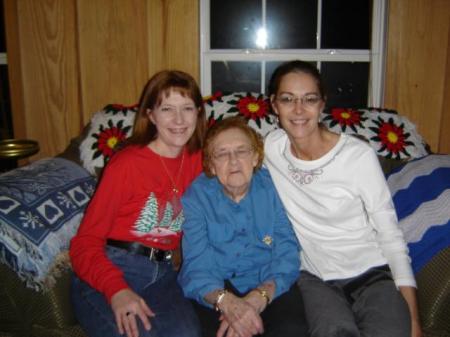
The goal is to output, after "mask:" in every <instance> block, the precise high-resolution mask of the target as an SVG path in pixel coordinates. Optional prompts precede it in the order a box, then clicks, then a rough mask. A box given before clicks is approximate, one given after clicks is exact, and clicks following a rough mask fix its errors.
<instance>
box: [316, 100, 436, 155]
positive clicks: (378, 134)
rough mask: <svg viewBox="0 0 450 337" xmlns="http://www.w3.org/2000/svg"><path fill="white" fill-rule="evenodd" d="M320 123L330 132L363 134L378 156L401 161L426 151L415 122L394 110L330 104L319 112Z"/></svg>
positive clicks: (424, 153) (427, 152)
mask: <svg viewBox="0 0 450 337" xmlns="http://www.w3.org/2000/svg"><path fill="white" fill-rule="evenodd" d="M322 122H323V123H324V124H325V126H326V127H328V128H329V129H330V130H332V131H335V132H338V133H339V132H345V133H349V134H355V135H358V136H361V137H363V138H364V139H366V140H367V141H368V142H369V143H370V145H371V146H372V147H373V148H374V149H375V151H377V154H378V155H379V156H380V157H385V158H388V159H396V160H400V159H411V158H420V157H423V156H425V155H427V154H429V150H428V146H427V144H426V143H425V141H424V140H423V138H422V136H421V135H420V134H419V133H418V132H417V130H416V127H415V125H414V124H413V123H411V122H410V121H409V120H408V118H406V117H404V116H401V115H399V114H398V113H397V112H396V111H394V110H383V109H375V108H363V109H347V108H335V107H332V108H329V109H326V110H325V111H324V112H323V113H322Z"/></svg>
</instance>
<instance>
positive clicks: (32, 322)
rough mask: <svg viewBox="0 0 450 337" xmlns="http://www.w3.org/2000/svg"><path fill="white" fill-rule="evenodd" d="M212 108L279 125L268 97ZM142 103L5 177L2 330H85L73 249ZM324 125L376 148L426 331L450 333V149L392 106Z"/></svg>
mask: <svg viewBox="0 0 450 337" xmlns="http://www.w3.org/2000/svg"><path fill="white" fill-rule="evenodd" d="M205 107H206V111H207V122H208V124H209V125H212V124H213V123H216V122H217V121H218V120H221V119H223V118H226V117H228V116H233V115H236V114H241V115H243V116H244V117H245V118H247V120H248V123H249V125H251V126H252V127H254V128H255V129H256V130H258V131H259V132H260V133H261V134H262V135H265V134H267V133H268V132H270V130H272V129H274V128H277V127H278V125H277V119H276V116H274V115H273V114H271V113H270V111H269V103H268V100H267V97H265V96H264V95H263V94H259V93H245V92H241V93H229V94H224V93H220V92H219V93H216V94H214V95H212V96H210V97H207V98H205ZM136 109H137V108H136V106H122V105H118V104H111V105H107V106H106V107H105V108H104V109H103V110H101V111H99V112H97V113H95V114H94V115H93V117H92V119H91V121H90V123H89V124H88V125H87V126H86V128H85V129H84V130H83V132H82V133H81V134H80V136H78V137H76V138H75V139H73V140H72V141H71V143H70V144H69V145H68V147H67V149H66V150H65V151H64V152H63V153H61V154H60V155H58V156H56V157H54V158H46V159H42V160H39V161H37V162H34V163H32V164H30V165H27V166H25V167H21V168H18V169H15V170H13V171H10V172H7V173H4V174H2V175H0V284H1V287H0V337H2V336H5V337H6V336H11V337H12V336H32V337H37V336H46V337H52V336H80V337H81V336H85V335H84V333H83V331H82V330H81V328H80V327H79V326H78V325H77V322H76V320H75V317H74V314H73V312H72V309H71V304H70V297H69V288H70V275H71V270H70V262H69V260H68V255H67V249H68V245H69V241H70V238H71V237H72V236H73V235H74V233H75V232H76V230H77V228H78V225H79V223H80V221H81V217H82V215H83V212H84V209H85V207H86V205H87V203H88V201H89V199H90V197H91V196H92V193H93V191H94V189H95V185H96V182H97V180H98V177H99V176H100V174H101V170H102V168H103V167H104V165H105V164H106V163H107V162H108V160H109V158H111V156H113V155H114V153H115V151H117V148H118V145H120V143H121V142H122V141H123V140H125V139H126V138H127V137H128V136H129V135H130V134H131V131H132V130H131V129H132V123H133V119H134V114H135V112H136ZM322 123H324V124H325V125H326V126H327V127H329V128H330V129H331V130H334V131H336V132H346V133H350V134H354V135H355V136H358V137H361V138H363V139H365V140H366V141H368V142H369V143H370V145H371V146H372V147H373V148H374V149H375V150H376V151H377V153H378V155H379V159H380V164H381V166H382V168H383V170H384V172H385V174H386V177H387V181H388V185H389V187H390V189H391V193H392V196H393V200H394V204H395V207H396V211H397V214H398V217H399V224H400V227H401V228H402V230H403V232H404V234H405V239H406V240H407V242H408V246H409V249H410V255H411V260H412V265H413V269H414V272H415V275H416V278H417V282H418V286H419V291H418V296H419V305H420V315H421V320H422V324H423V330H424V333H425V336H426V337H437V336H439V337H442V336H450V320H449V319H448V317H450V248H449V247H450V208H449V207H448V205H449V200H450V156H449V155H436V154H430V151H429V150H428V147H427V145H426V144H425V142H424V141H423V139H422V137H421V136H420V135H419V134H418V133H417V130H416V128H415V126H414V124H412V123H411V122H410V121H409V120H408V119H407V118H405V117H403V116H401V115H400V114H398V113H397V112H395V111H391V110H385V109H373V108H368V107H364V108H352V109H350V108H339V107H329V108H327V109H326V110H325V111H324V112H323V114H322Z"/></svg>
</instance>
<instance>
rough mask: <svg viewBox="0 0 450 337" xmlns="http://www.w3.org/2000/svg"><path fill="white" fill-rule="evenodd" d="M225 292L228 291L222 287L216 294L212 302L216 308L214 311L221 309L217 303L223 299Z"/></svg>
mask: <svg viewBox="0 0 450 337" xmlns="http://www.w3.org/2000/svg"><path fill="white" fill-rule="evenodd" d="M227 293H228V290H226V289H222V290H220V291H219V293H218V294H217V297H216V301H215V302H214V309H216V311H221V310H220V308H219V304H220V303H221V302H222V301H223V298H224V297H225V295H226V294H227Z"/></svg>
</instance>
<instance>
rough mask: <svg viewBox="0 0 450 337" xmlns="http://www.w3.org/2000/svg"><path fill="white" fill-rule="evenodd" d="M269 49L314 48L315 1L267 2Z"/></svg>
mask: <svg viewBox="0 0 450 337" xmlns="http://www.w3.org/2000/svg"><path fill="white" fill-rule="evenodd" d="M266 27H267V32H268V33H267V35H268V48H270V49H314V48H316V31H317V1H316V0H314V1H311V0H267V20H266Z"/></svg>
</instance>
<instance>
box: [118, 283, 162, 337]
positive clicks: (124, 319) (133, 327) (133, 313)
mask: <svg viewBox="0 0 450 337" xmlns="http://www.w3.org/2000/svg"><path fill="white" fill-rule="evenodd" d="M111 307H112V310H113V312H114V316H115V319H116V324H117V328H118V329H119V333H120V334H122V335H123V334H124V333H126V335H127V337H138V336H139V329H138V326H137V321H136V319H137V318H139V319H140V320H141V321H142V324H143V325H144V328H145V329H146V330H150V329H151V328H152V326H151V324H150V320H149V318H151V317H154V316H155V314H154V313H153V311H152V310H151V309H150V307H149V306H148V305H147V303H145V301H144V299H143V298H142V297H140V296H139V295H138V294H136V293H135V292H134V291H133V290H131V289H130V288H125V289H122V290H120V291H118V292H117V293H115V294H114V295H113V296H112V297H111Z"/></svg>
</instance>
